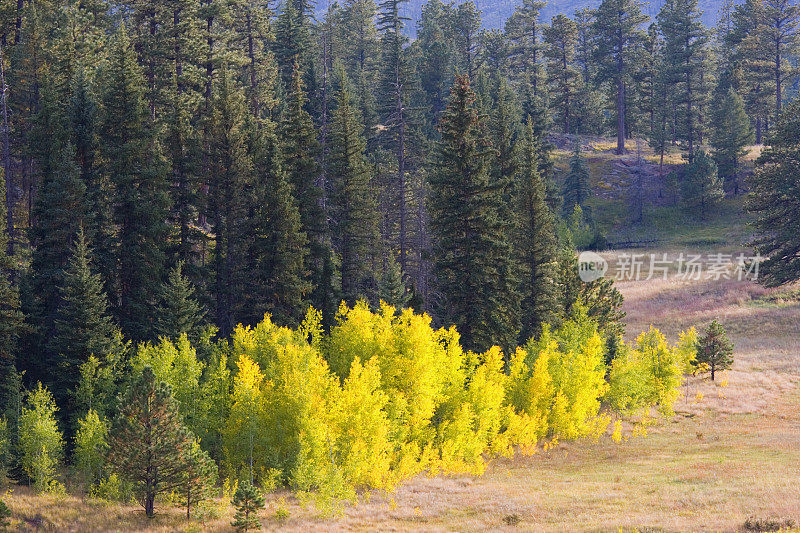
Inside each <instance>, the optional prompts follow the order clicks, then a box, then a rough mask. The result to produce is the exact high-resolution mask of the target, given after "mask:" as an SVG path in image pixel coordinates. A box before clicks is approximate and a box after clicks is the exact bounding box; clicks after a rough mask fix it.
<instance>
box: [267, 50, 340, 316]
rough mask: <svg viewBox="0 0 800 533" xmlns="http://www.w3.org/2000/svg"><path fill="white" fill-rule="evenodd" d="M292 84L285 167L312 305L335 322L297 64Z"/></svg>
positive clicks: (284, 129) (314, 143) (326, 240)
mask: <svg viewBox="0 0 800 533" xmlns="http://www.w3.org/2000/svg"><path fill="white" fill-rule="evenodd" d="M291 81H292V84H291V86H290V89H289V94H288V95H287V100H286V105H285V108H284V112H283V117H282V120H281V125H280V135H281V138H282V140H283V150H282V151H283V163H284V169H285V171H286V174H287V177H288V180H289V183H290V184H291V186H292V190H293V193H294V197H295V199H296V201H297V207H298V210H299V211H300V222H301V228H302V231H303V232H304V233H305V234H306V236H307V238H308V241H309V256H308V267H309V268H308V270H309V274H308V278H307V279H308V281H309V283H310V284H311V290H312V292H311V304H312V305H313V306H314V307H316V308H317V309H319V310H321V311H322V312H323V316H325V318H326V321H327V322H328V323H329V322H330V321H332V319H333V317H334V315H335V314H336V310H337V309H338V307H339V302H338V294H337V290H336V283H335V281H334V279H335V277H336V272H335V270H336V269H335V266H334V264H333V258H332V252H331V247H330V237H329V231H328V227H327V226H328V224H327V216H326V213H325V209H324V207H323V206H324V205H325V199H324V197H323V194H324V192H323V191H324V190H325V185H324V184H323V183H321V180H320V178H321V176H322V170H321V168H320V165H319V156H320V146H319V142H318V140H317V132H316V130H315V129H314V124H313V122H312V121H311V116H310V115H309V114H308V112H306V110H305V104H306V96H305V92H304V90H303V83H302V72H301V70H300V67H299V66H298V65H297V64H295V68H294V71H293V74H292V78H291Z"/></svg>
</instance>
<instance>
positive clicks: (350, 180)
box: [328, 71, 379, 305]
mask: <svg viewBox="0 0 800 533" xmlns="http://www.w3.org/2000/svg"><path fill="white" fill-rule="evenodd" d="M348 85H349V82H348V81H347V79H346V74H345V73H344V72H343V71H340V72H339V89H338V91H337V92H336V97H335V98H336V109H335V110H334V112H333V122H332V124H331V142H330V156H329V161H328V167H329V168H328V171H329V177H330V180H331V188H332V190H333V194H332V196H331V201H332V204H333V205H332V209H331V213H332V215H333V217H332V218H333V220H334V224H335V226H334V229H333V231H332V235H335V239H334V245H335V247H336V249H337V251H338V252H339V254H340V255H341V258H342V265H341V275H342V297H343V298H344V299H345V300H346V301H347V302H348V303H349V304H350V305H354V304H355V303H356V301H358V300H359V299H367V300H374V296H375V289H376V280H375V277H374V274H373V269H372V266H373V265H374V263H375V257H376V254H377V252H378V240H379V235H378V206H377V204H376V202H375V194H374V193H373V191H372V187H373V185H372V175H371V173H372V172H371V170H372V169H371V168H370V165H369V164H368V162H367V160H366V157H365V155H364V151H365V149H366V142H365V141H364V138H363V136H362V132H363V130H364V128H363V125H362V123H361V117H360V116H359V113H358V110H357V109H356V108H354V106H353V100H352V96H351V93H350V88H349V86H348Z"/></svg>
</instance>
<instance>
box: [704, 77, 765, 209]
mask: <svg viewBox="0 0 800 533" xmlns="http://www.w3.org/2000/svg"><path fill="white" fill-rule="evenodd" d="M717 97H718V98H717V99H716V100H715V102H714V107H713V113H712V124H713V126H714V127H713V130H712V133H711V146H712V147H713V149H714V151H713V155H714V160H715V161H716V163H717V168H718V169H719V174H720V176H721V177H722V178H723V179H724V180H725V184H726V185H727V188H728V190H730V191H731V192H732V193H733V194H734V195H737V194H739V161H740V160H741V158H742V157H744V156H745V155H747V150H745V146H747V145H749V144H751V143H752V142H753V141H754V140H755V137H754V136H753V127H752V126H751V124H750V119H749V118H748V117H747V113H746V112H745V110H744V100H742V97H741V96H739V95H738V94H737V93H736V91H734V90H733V88H732V87H729V88H728V90H727V91H725V92H724V93H723V94H718V95H717Z"/></svg>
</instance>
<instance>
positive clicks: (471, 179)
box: [429, 76, 518, 350]
mask: <svg viewBox="0 0 800 533" xmlns="http://www.w3.org/2000/svg"><path fill="white" fill-rule="evenodd" d="M441 130H442V140H441V141H440V142H439V143H438V146H437V156H436V158H435V160H434V163H433V168H432V170H431V175H430V178H429V180H430V186H431V195H430V203H429V211H430V214H431V229H432V232H433V237H434V249H435V252H436V255H435V267H436V272H437V280H438V283H439V288H440V289H441V291H442V294H443V296H444V306H443V308H442V310H441V311H442V314H441V318H442V320H443V321H444V322H446V323H455V324H456V325H457V327H458V330H459V331H460V332H461V334H462V340H463V342H464V345H465V346H466V347H467V348H469V349H474V350H484V349H486V348H488V347H489V346H491V345H492V344H495V343H496V344H500V343H501V341H500V339H501V337H504V336H508V335H514V336H516V331H514V329H515V324H514V323H511V320H510V319H511V317H508V315H506V311H507V309H505V308H504V307H503V304H504V298H505V295H504V294H502V293H501V291H500V290H499V289H500V287H499V285H500V284H501V281H502V280H501V279H500V276H499V273H500V272H504V273H505V272H509V271H510V270H506V266H505V265H506V264H507V262H508V261H510V260H511V259H512V258H511V257H510V250H509V247H508V245H507V241H506V238H507V235H506V234H505V233H504V231H503V230H504V228H503V224H502V223H501V221H500V220H499V214H500V212H501V210H502V205H503V201H502V197H501V195H500V194H499V191H498V190H497V189H496V188H495V187H492V186H491V184H490V179H489V148H490V147H489V146H488V145H487V144H486V142H485V140H484V139H483V138H482V131H483V126H482V120H481V119H480V118H479V117H478V114H477V111H476V109H475V94H474V93H473V91H472V89H471V88H470V84H469V79H468V78H467V77H466V76H458V77H457V78H456V83H455V85H454V86H453V90H452V92H451V96H450V102H449V104H448V106H447V109H446V110H445V113H444V115H443V117H442V122H441ZM517 319H518V318H517ZM498 320H500V321H503V322H505V323H498V322H497V321H498Z"/></svg>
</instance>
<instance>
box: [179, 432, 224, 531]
mask: <svg viewBox="0 0 800 533" xmlns="http://www.w3.org/2000/svg"><path fill="white" fill-rule="evenodd" d="M185 468H186V470H185V471H184V479H183V482H182V485H183V487H182V490H181V492H182V495H183V497H184V499H185V502H186V520H189V519H190V518H191V512H192V506H193V505H194V506H195V507H197V504H198V503H200V502H202V501H204V500H207V499H209V498H211V497H213V493H214V488H215V487H214V485H215V484H216V482H217V476H218V473H217V463H215V462H214V460H213V459H212V458H211V457H210V456H209V455H208V453H207V452H206V451H205V450H203V449H202V448H201V447H200V443H199V442H198V441H197V440H193V441H192V442H191V444H190V446H189V451H188V453H187V454H186V467H185Z"/></svg>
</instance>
